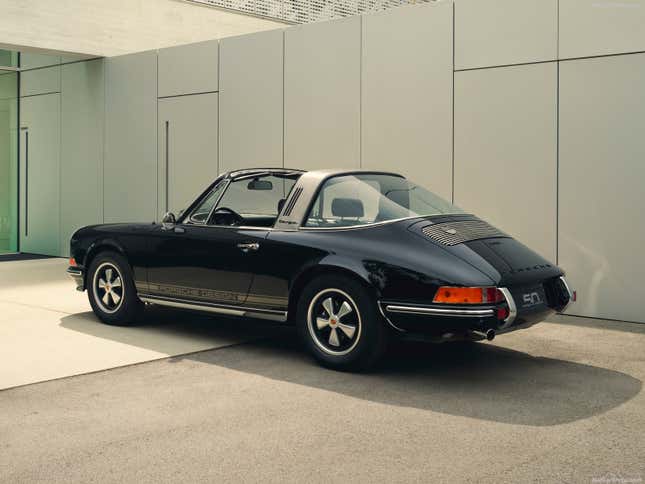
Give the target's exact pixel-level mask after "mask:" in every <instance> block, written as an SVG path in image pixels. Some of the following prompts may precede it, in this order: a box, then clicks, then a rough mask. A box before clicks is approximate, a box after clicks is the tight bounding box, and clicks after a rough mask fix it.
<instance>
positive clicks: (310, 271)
mask: <svg viewBox="0 0 645 484" xmlns="http://www.w3.org/2000/svg"><path fill="white" fill-rule="evenodd" d="M325 275H334V276H344V277H347V278H349V279H352V280H354V281H356V282H358V283H360V284H361V285H362V286H363V287H364V288H365V289H367V290H368V291H369V292H370V293H371V294H372V295H373V297H374V301H375V302H376V300H377V299H378V290H377V289H376V287H374V285H373V284H372V283H371V282H370V280H369V278H368V276H367V274H364V273H361V272H360V271H356V270H352V269H350V268H349V267H347V266H346V265H338V264H329V263H328V264H317V265H313V266H310V267H308V268H306V269H305V270H303V271H302V272H300V273H299V274H298V275H297V276H296V277H295V278H294V279H293V282H292V283H291V287H290V290H289V302H288V308H287V319H288V320H289V321H293V317H294V316H295V314H296V311H297V306H298V300H299V299H300V294H302V290H303V289H304V288H305V286H306V285H307V284H308V283H309V282H310V281H312V280H313V279H315V278H316V277H321V276H325Z"/></svg>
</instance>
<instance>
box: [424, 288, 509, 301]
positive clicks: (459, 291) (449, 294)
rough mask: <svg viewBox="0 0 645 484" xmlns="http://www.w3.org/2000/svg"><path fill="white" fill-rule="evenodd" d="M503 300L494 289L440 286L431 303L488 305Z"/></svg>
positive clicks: (499, 293) (500, 293)
mask: <svg viewBox="0 0 645 484" xmlns="http://www.w3.org/2000/svg"><path fill="white" fill-rule="evenodd" d="M503 300H504V295H503V294H502V292H501V291H500V290H499V289H497V288H496V287H454V286H441V287H440V288H439V289H438V290H437V292H436V294H435V295H434V299H433V300H432V302H434V303H441V304H488V303H493V304H494V303H498V302H500V301H503Z"/></svg>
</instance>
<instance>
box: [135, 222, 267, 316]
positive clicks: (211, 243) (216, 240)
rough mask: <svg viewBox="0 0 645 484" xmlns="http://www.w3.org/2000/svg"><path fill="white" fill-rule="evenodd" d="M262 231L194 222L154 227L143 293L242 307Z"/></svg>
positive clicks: (260, 242) (251, 277)
mask: <svg viewBox="0 0 645 484" xmlns="http://www.w3.org/2000/svg"><path fill="white" fill-rule="evenodd" d="M267 233H268V231H267V230H266V229H253V228H250V229H244V228H238V227H218V226H211V225H206V224H203V225H200V224H190V223H186V224H178V225H175V226H174V227H171V228H169V229H164V228H163V226H158V227H157V228H156V230H155V231H154V232H153V234H152V235H151V243H150V254H151V256H150V259H149V261H148V284H147V291H146V292H147V293H148V294H152V295H157V296H164V297H169V298H175V299H181V300H190V301H195V302H201V303H209V304H222V305H242V304H244V302H245V300H246V297H247V294H248V291H249V286H250V285H251V282H252V280H253V266H254V260H255V258H256V257H257V253H258V250H259V248H260V247H261V244H262V241H263V240H264V239H265V237H266V235H267Z"/></svg>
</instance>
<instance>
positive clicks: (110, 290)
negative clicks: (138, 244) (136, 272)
mask: <svg viewBox="0 0 645 484" xmlns="http://www.w3.org/2000/svg"><path fill="white" fill-rule="evenodd" d="M87 296H88V298H89V300H90V305H91V306H92V309H93V310H94V314H96V315H97V316H98V317H99V319H100V320H101V321H103V322H104V323H106V324H115V325H130V324H133V323H134V322H135V321H136V320H137V318H138V317H139V315H140V314H141V312H142V310H143V303H142V302H141V300H140V299H139V298H138V296H137V290H136V288H135V286H134V279H133V277H132V269H130V265H129V264H128V261H127V260H126V259H125V257H123V256H122V255H120V254H117V253H116V252H102V253H100V254H98V255H97V256H96V257H95V258H94V260H92V263H91V264H90V267H89V271H88V273H87Z"/></svg>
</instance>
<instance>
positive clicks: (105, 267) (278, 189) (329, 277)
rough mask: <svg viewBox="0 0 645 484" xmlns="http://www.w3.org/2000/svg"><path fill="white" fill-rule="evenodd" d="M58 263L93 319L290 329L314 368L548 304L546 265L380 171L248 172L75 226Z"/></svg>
mask: <svg viewBox="0 0 645 484" xmlns="http://www.w3.org/2000/svg"><path fill="white" fill-rule="evenodd" d="M70 254H71V259H70V267H69V268H68V273H69V274H70V275H71V276H72V277H73V278H74V279H75V281H76V284H77V288H78V289H79V290H85V289H87V291H88V297H89V301H90V304H91V305H92V308H93V309H94V312H95V313H96V315H97V316H98V317H99V318H100V319H101V320H102V321H104V322H105V323H108V324H119V325H126V324H132V323H134V322H135V321H136V320H137V318H138V316H139V315H140V313H141V311H142V310H143V309H144V307H145V305H146V304H157V305H162V306H172V307H176V308H185V309H193V310H201V311H210V312H214V313H220V314H226V315H236V316H249V317H254V318H263V319H268V320H271V321H278V322H289V323H291V324H295V325H296V326H297V328H298V330H299V332H300V334H301V336H302V339H303V341H304V343H305V345H306V346H307V348H308V349H309V351H310V352H311V353H312V354H313V355H314V356H315V357H316V358H317V359H318V361H319V362H321V363H322V364H324V365H326V366H329V367H332V368H337V369H359V368H365V367H368V366H369V365H371V364H372V363H374V362H375V361H376V360H377V359H378V357H379V356H381V355H382V354H383V352H384V350H385V348H386V345H387V342H388V340H389V339H390V338H391V337H392V336H393V335H397V334H398V335H405V336H409V337H423V338H426V339H433V340H436V341H451V340H464V339H466V340H468V339H470V340H483V339H488V340H491V339H493V337H495V335H496V334H500V333H506V332H509V331H513V330H516V329H519V328H525V327H527V326H530V325H532V324H534V323H536V322H539V321H541V320H543V319H544V318H545V317H546V316H547V315H548V314H550V313H551V312H554V311H562V310H563V309H564V308H565V307H566V306H567V305H568V304H569V303H570V302H571V301H572V300H573V299H575V294H574V293H573V292H572V290H571V289H570V288H569V286H568V285H567V282H566V280H565V278H564V274H563V272H562V270H560V269H559V268H558V267H557V266H555V265H554V264H552V263H550V262H548V261H547V260H545V259H543V258H542V257H541V256H539V255H538V254H536V253H535V252H533V251H532V250H530V249H528V248H527V247H526V246H524V245H522V244H521V243H520V242H518V241H517V240H515V239H513V238H511V237H509V236H508V235H507V234H505V233H503V232H501V231H500V230H498V229H496V228H495V227H493V226H491V225H489V224H488V223H486V222H484V221H483V220H480V219H478V218H477V217H476V216H474V215H470V214H466V213H463V212H462V211H461V210H460V209H459V208H457V207H455V206H453V205H452V204H450V203H448V202H446V201H445V200H443V199H441V198H440V197H438V196H437V195H435V194H433V193H431V192H429V191H428V190H426V189H424V188H422V187H420V186H418V185H415V184H414V183H412V182H410V181H408V180H407V179H405V178H404V177H402V176H400V175H396V174H394V173H385V172H376V171H356V170H321V171H309V172H305V171H301V170H290V169H267V168H260V169H248V170H238V171H233V172H229V173H226V174H224V175H221V176H219V177H218V178H217V179H216V180H215V181H214V182H213V183H212V184H211V185H210V186H209V187H208V188H207V189H206V190H205V191H204V192H203V193H202V194H201V195H200V196H199V197H198V198H197V199H196V200H195V201H194V202H193V203H192V204H191V205H190V206H189V207H188V208H187V209H186V210H185V211H183V212H182V214H181V215H180V216H179V217H178V218H177V219H176V218H175V216H174V215H173V214H172V213H168V214H166V215H165V217H164V218H163V221H162V223H161V224H155V223H152V224H150V223H148V224H131V223H128V224H105V225H94V226H90V227H84V228H82V229H80V230H78V231H77V232H76V233H75V234H74V235H73V236H72V239H71V253H70Z"/></svg>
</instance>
